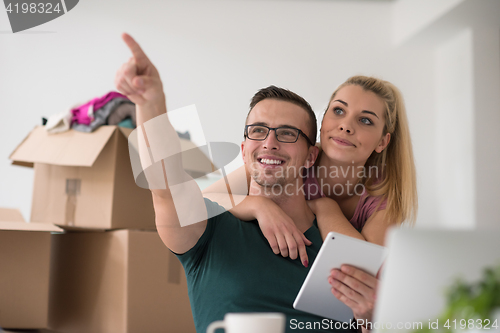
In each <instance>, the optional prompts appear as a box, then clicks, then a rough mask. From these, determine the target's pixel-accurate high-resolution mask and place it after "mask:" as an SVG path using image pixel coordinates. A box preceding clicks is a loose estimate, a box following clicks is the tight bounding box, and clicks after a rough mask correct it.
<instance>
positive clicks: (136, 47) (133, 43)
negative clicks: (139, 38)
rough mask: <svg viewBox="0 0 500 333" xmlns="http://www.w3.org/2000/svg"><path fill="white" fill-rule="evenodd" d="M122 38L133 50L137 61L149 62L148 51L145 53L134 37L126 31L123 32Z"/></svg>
mask: <svg viewBox="0 0 500 333" xmlns="http://www.w3.org/2000/svg"><path fill="white" fill-rule="evenodd" d="M122 39H123V41H124V42H125V44H127V46H128V48H129V49H130V51H131V52H132V55H133V56H134V58H135V60H136V62H137V63H143V62H145V61H147V62H149V59H148V57H147V56H146V53H144V51H143V50H142V49H141V47H140V46H139V44H137V42H136V41H135V40H134V39H133V38H132V36H130V35H129V34H127V33H125V32H124V33H123V34H122Z"/></svg>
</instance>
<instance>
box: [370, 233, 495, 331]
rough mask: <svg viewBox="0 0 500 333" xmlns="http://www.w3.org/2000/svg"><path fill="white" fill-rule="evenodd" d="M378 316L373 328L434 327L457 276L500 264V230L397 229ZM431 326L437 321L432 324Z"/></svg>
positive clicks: (469, 276)
mask: <svg viewBox="0 0 500 333" xmlns="http://www.w3.org/2000/svg"><path fill="white" fill-rule="evenodd" d="M386 245H387V246H388V248H389V255H388V258H387V261H386V262H385V264H384V268H383V270H382V276H381V283H380V284H379V290H378V293H377V303H376V306H375V313H374V318H373V331H374V332H412V331H414V330H415V329H417V328H419V327H418V325H419V324H421V325H422V326H423V328H429V324H430V323H433V322H435V321H436V319H437V318H438V316H439V315H441V313H442V311H443V310H444V308H445V305H446V299H445V292H446V288H447V287H448V286H450V285H451V284H452V283H453V282H454V281H455V280H456V279H457V278H462V279H464V280H465V281H467V282H477V281H478V280H479V279H481V278H482V275H483V270H484V268H485V267H492V266H497V265H500V230H475V231H456V230H424V229H393V230H391V231H390V232H389V234H388V236H387V241H386ZM431 328H432V327H431Z"/></svg>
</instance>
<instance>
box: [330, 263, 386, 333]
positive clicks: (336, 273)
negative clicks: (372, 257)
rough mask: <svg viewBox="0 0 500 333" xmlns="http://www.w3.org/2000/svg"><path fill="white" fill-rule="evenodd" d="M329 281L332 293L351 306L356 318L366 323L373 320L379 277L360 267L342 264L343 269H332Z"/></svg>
mask: <svg viewBox="0 0 500 333" xmlns="http://www.w3.org/2000/svg"><path fill="white" fill-rule="evenodd" d="M328 282H329V283H330V285H331V286H332V294H333V295H334V296H335V297H337V299H339V300H340V301H342V302H343V303H344V304H345V305H347V306H348V307H350V308H351V310H352V312H353V313H354V318H355V319H356V320H363V322H364V323H365V324H366V323H367V322H371V321H372V316H373V308H374V306H375V299H376V291H377V285H378V279H377V278H376V277H375V276H373V275H371V274H368V273H366V272H364V271H362V270H360V269H358V268H355V267H353V266H349V265H342V267H341V269H340V270H339V269H332V270H331V272H330V276H329V277H328Z"/></svg>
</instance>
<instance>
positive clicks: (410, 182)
mask: <svg viewBox="0 0 500 333" xmlns="http://www.w3.org/2000/svg"><path fill="white" fill-rule="evenodd" d="M349 85H357V86H360V87H362V88H363V89H364V90H366V91H371V92H373V93H375V94H376V95H377V96H378V97H380V98H381V99H382V100H383V101H384V104H385V126H384V133H383V134H384V135H385V134H386V133H390V134H391V139H390V141H389V145H388V146H387V147H386V148H385V149H384V150H383V151H382V152H381V153H377V152H376V151H374V152H373V153H372V154H371V155H370V157H369V158H368V160H367V161H366V163H365V167H366V169H368V170H370V168H369V167H370V166H372V167H373V166H375V167H377V169H376V170H381V174H382V178H381V179H380V178H377V176H376V175H374V176H371V175H368V176H367V177H365V178H363V179H361V180H360V181H361V183H362V184H363V185H364V186H365V188H366V190H367V192H368V194H369V195H372V196H382V197H383V198H384V199H387V205H386V208H385V209H386V211H387V214H388V218H389V221H396V222H397V223H398V224H400V223H402V222H404V221H407V222H409V223H410V224H413V223H414V222H415V219H416V216H417V209H418V198H417V181H416V173H415V163H414V161H413V149H412V145H411V138H410V130H409V128H408V119H407V117H406V109H405V105H404V101H403V96H402V95H401V92H400V91H399V89H398V88H396V86H394V85H393V84H392V83H390V82H388V81H383V80H380V79H377V78H374V77H368V76H353V77H350V78H349V79H347V81H345V82H344V83H342V84H341V85H340V86H339V87H338V88H337V89H336V90H335V91H334V92H333V94H332V97H331V98H330V102H331V101H332V100H333V99H334V97H335V95H336V94H337V92H338V91H339V90H340V89H341V88H343V87H345V86H349ZM328 104H330V103H328ZM379 176H380V175H379ZM381 202H382V201H381Z"/></svg>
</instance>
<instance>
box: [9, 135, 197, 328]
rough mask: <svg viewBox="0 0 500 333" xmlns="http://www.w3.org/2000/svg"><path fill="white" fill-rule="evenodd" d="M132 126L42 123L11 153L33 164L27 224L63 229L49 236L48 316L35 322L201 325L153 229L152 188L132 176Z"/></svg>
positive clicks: (106, 325) (176, 263) (174, 262)
mask: <svg viewBox="0 0 500 333" xmlns="http://www.w3.org/2000/svg"><path fill="white" fill-rule="evenodd" d="M130 132H131V130H130V129H126V128H121V127H116V126H102V127H100V128H98V129H97V130H96V131H95V132H93V133H91V134H89V133H81V132H77V131H73V130H70V131H67V132H64V133H61V134H53V135H49V134H48V133H47V132H46V131H45V130H44V128H43V127H36V128H35V129H34V130H33V131H32V132H31V133H30V134H29V135H28V137H27V138H26V139H25V140H24V141H23V142H22V143H21V144H20V145H19V146H18V147H17V148H16V150H15V151H14V152H13V153H12V155H11V156H10V158H11V159H12V160H13V163H14V164H20V165H27V166H32V165H34V168H35V177H34V178H35V180H34V188H33V201H32V212H31V222H33V223H30V224H31V225H49V224H55V225H57V226H60V227H61V228H64V229H65V230H66V231H65V232H64V233H62V234H53V235H52V239H51V240H52V250H51V265H50V297H49V302H48V304H49V307H48V312H49V315H48V325H43V323H41V324H40V325H39V326H38V327H31V328H44V327H48V328H50V329H52V330H54V331H57V332H61V333H63V332H71V333H72V332H93V333H99V332H103V333H104V332H113V333H115V332H116V333H119V332H195V329H194V323H193V319H192V315H191V309H190V306H189V299H188V296H187V285H186V279H185V275H184V271H183V269H182V266H181V265H180V263H179V261H178V260H177V258H175V256H174V255H173V254H172V253H171V252H170V251H169V250H168V249H167V248H166V247H165V246H164V244H163V243H162V241H161V240H160V238H159V236H158V234H157V232H156V230H155V221H154V209H153V204H152V197H151V192H150V191H149V190H147V189H141V188H139V187H138V186H137V185H136V184H135V182H134V178H133V175H132V169H131V165H130V160H129V153H128V142H127V137H128V135H129V134H130ZM45 262H47V263H48V261H47V260H46V261H45ZM0 312H1V311H0ZM1 325H2V323H1V322H0V326H1ZM5 327H7V326H5ZM11 328H26V327H11Z"/></svg>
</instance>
